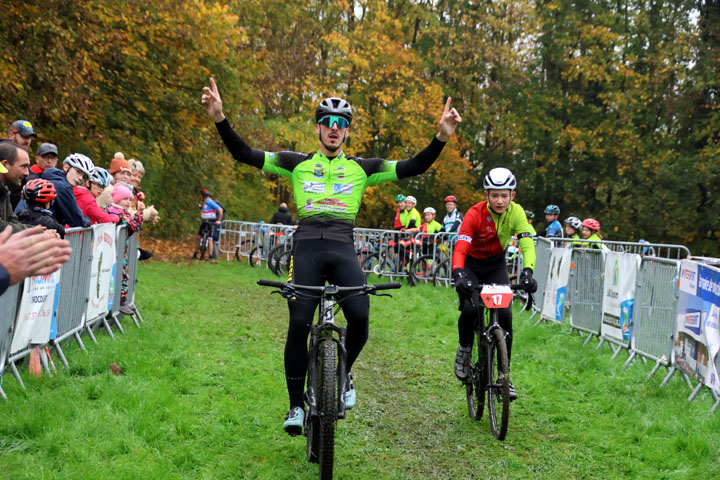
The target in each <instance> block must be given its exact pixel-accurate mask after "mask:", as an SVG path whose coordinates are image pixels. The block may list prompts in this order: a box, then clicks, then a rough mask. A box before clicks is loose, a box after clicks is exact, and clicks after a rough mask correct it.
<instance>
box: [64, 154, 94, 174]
mask: <svg viewBox="0 0 720 480" xmlns="http://www.w3.org/2000/svg"><path fill="white" fill-rule="evenodd" d="M64 164H68V165H70V166H71V167H75V168H77V169H78V170H80V171H81V172H83V173H85V175H87V176H88V178H90V177H92V174H93V172H94V171H95V165H93V161H92V160H90V158H89V157H87V156H85V155H83V154H82V153H73V154H70V155H68V156H67V157H65V160H63V165H64Z"/></svg>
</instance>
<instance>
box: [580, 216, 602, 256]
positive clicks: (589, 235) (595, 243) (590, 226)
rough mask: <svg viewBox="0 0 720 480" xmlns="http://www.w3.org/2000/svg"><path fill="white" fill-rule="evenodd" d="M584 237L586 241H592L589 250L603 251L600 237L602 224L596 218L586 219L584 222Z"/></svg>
mask: <svg viewBox="0 0 720 480" xmlns="http://www.w3.org/2000/svg"><path fill="white" fill-rule="evenodd" d="M582 236H583V238H584V239H585V240H591V241H592V242H591V243H590V245H589V246H588V248H598V249H602V247H601V246H600V245H601V244H600V243H599V242H601V241H602V237H601V236H600V222H598V221H597V220H595V219H594V218H586V219H585V220H583V222H582Z"/></svg>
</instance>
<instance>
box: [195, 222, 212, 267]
mask: <svg viewBox="0 0 720 480" xmlns="http://www.w3.org/2000/svg"><path fill="white" fill-rule="evenodd" d="M214 223H215V222H213V221H209V220H203V221H202V223H201V224H200V232H201V233H200V238H199V239H198V245H197V247H195V252H193V258H198V255H199V256H200V260H202V259H203V258H205V252H207V251H208V247H209V244H210V242H212V241H213V238H212V229H213V224H214Z"/></svg>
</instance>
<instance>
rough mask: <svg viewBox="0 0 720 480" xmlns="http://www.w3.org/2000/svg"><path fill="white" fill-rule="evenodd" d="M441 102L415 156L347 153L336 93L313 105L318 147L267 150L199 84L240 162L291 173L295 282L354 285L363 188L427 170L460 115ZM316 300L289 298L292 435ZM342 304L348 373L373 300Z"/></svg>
mask: <svg viewBox="0 0 720 480" xmlns="http://www.w3.org/2000/svg"><path fill="white" fill-rule="evenodd" d="M450 102H451V99H450V98H448V99H447V102H446V103H445V109H444V111H443V113H442V116H441V118H440V122H439V126H438V133H437V134H436V135H435V136H434V137H433V139H432V141H431V142H430V144H429V145H428V146H427V147H426V148H425V149H424V150H423V151H421V152H420V153H418V154H417V155H415V156H414V157H412V158H410V159H408V160H403V161H398V162H396V161H392V162H389V161H387V160H384V159H380V158H370V159H364V158H359V157H351V156H347V155H346V154H345V153H344V152H343V148H342V147H343V143H344V142H345V140H346V139H347V137H348V133H349V127H350V123H351V122H352V120H353V113H352V108H351V107H350V104H349V103H348V102H347V101H345V100H343V99H341V98H337V97H330V98H326V99H324V100H323V101H321V102H320V104H319V105H318V107H317V108H316V110H315V134H316V135H317V136H318V140H319V142H320V147H319V149H318V150H317V151H316V152H312V153H309V154H308V153H297V152H279V153H273V152H264V151H261V150H256V149H254V148H251V147H250V146H249V145H247V144H246V143H245V141H243V140H242V139H241V138H240V137H239V136H238V135H237V133H235V131H234V130H233V129H232V127H231V126H230V123H229V122H228V121H227V119H226V118H225V115H224V114H223V110H222V100H221V99H220V93H219V92H218V88H217V85H216V83H215V80H214V79H212V78H210V87H205V88H203V95H202V103H203V105H205V109H206V111H207V113H208V115H209V116H210V118H212V120H213V121H214V122H215V126H216V128H217V130H218V132H219V134H220V137H221V138H222V139H223V141H224V142H225V146H226V147H227V148H228V150H229V151H230V153H231V154H232V156H233V157H234V158H235V159H236V160H237V161H239V162H242V163H246V164H249V165H252V166H254V167H257V168H259V169H262V170H263V171H266V172H270V173H275V174H278V175H282V176H286V177H289V178H290V179H291V183H292V186H293V194H294V196H295V203H296V205H297V208H298V216H299V218H300V221H299V224H298V228H297V231H296V232H295V236H294V241H293V256H292V260H291V265H292V267H291V270H290V272H289V278H290V280H291V281H292V282H293V283H296V284H298V285H324V284H325V282H326V281H328V282H330V283H333V284H336V285H339V286H359V285H363V284H364V283H365V276H364V274H363V272H362V270H361V268H360V264H359V263H358V261H357V254H356V253H355V248H354V245H353V223H354V221H355V217H356V215H357V213H358V210H359V208H360V203H361V199H362V195H363V192H364V190H365V188H367V187H368V186H370V185H376V184H379V183H381V182H386V181H395V180H398V179H400V178H406V177H410V176H414V175H420V174H422V173H424V172H425V171H426V170H427V169H428V168H430V166H431V165H432V164H433V162H434V161H435V159H436V158H437V157H438V155H440V152H441V151H442V149H443V148H444V146H445V142H447V141H448V140H449V139H450V137H451V136H452V134H453V133H454V132H455V128H456V127H457V125H458V123H459V122H460V121H461V118H460V115H459V114H458V112H457V111H456V110H455V109H454V108H450ZM317 304H318V300H317V299H306V298H296V299H292V300H289V301H288V308H289V310H290V325H289V328H288V337H287V341H286V343H285V378H286V382H287V388H288V396H289V398H290V410H289V411H288V413H287V415H286V417H285V422H284V423H283V428H284V429H285V431H287V432H288V433H290V434H298V433H300V432H301V431H302V427H303V421H304V418H305V411H304V409H303V406H304V401H303V390H304V385H305V373H306V368H307V364H308V351H307V343H308V335H309V332H310V325H311V324H312V321H313V313H314V311H315V309H316V307H317ZM342 309H343V313H344V315H345V319H346V320H347V338H346V349H347V357H346V358H347V367H348V372H349V371H350V369H351V368H352V365H353V363H354V362H355V360H356V359H357V357H358V355H359V354H360V351H361V350H362V348H363V346H364V345H365V342H366V341H367V338H368V321H369V310H370V302H369V299H368V297H367V296H365V295H359V296H352V295H349V296H347V297H346V299H345V301H343V302H342ZM355 396H356V394H355V387H354V385H353V383H352V377H350V376H349V382H348V386H347V393H346V396H345V404H346V408H351V407H352V406H353V405H354V404H355V401H356V399H355Z"/></svg>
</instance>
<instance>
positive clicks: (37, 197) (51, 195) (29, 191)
mask: <svg viewBox="0 0 720 480" xmlns="http://www.w3.org/2000/svg"><path fill="white" fill-rule="evenodd" d="M22 198H24V199H25V201H33V202H38V203H48V202H51V201H53V200H55V198H57V192H56V191H55V185H53V184H52V183H51V182H49V181H47V180H43V179H42V178H35V179H33V180H30V181H29V182H28V183H26V184H25V186H24V187H23V191H22Z"/></svg>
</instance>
